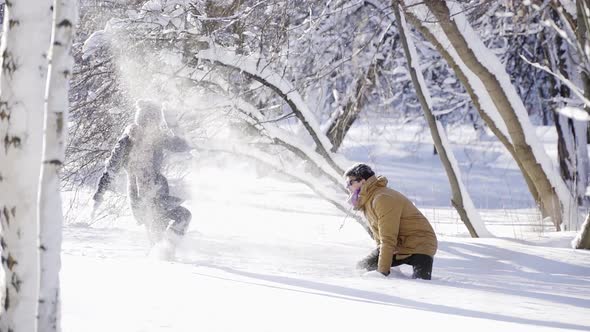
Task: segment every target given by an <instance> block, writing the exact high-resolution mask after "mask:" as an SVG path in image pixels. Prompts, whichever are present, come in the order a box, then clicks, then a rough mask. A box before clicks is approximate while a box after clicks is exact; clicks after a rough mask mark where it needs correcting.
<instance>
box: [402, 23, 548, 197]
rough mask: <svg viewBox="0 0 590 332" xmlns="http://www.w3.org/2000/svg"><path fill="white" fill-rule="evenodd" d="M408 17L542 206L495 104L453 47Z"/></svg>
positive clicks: (423, 25)
mask: <svg viewBox="0 0 590 332" xmlns="http://www.w3.org/2000/svg"><path fill="white" fill-rule="evenodd" d="M406 17H407V18H408V20H409V22H410V23H411V24H412V25H413V26H414V27H415V28H416V29H418V31H420V33H421V34H422V36H424V38H426V40H428V41H429V42H430V43H431V44H432V45H433V46H434V47H435V48H436V50H437V51H438V52H439V53H440V54H441V56H442V57H443V58H444V59H445V61H446V62H447V64H448V65H449V66H450V67H451V68H452V69H453V71H454V72H455V75H457V78H458V79H459V81H460V82H461V84H462V85H463V87H464V88H465V90H466V91H467V93H468V94H469V96H470V98H471V100H472V101H473V105H474V106H475V109H477V111H478V113H479V115H480V116H481V118H482V119H483V120H484V122H485V123H486V125H487V126H488V128H490V130H491V131H492V133H493V134H494V135H495V136H496V137H497V138H498V140H499V141H500V142H501V143H502V144H503V145H504V147H505V148H506V150H508V152H509V153H510V155H511V156H512V158H513V159H514V160H515V161H516V163H517V165H518V167H519V168H520V170H521V173H522V175H523V177H524V179H525V182H526V184H527V187H528V189H529V192H530V193H531V195H532V197H533V199H534V201H535V202H537V203H538V204H539V205H540V204H541V202H540V199H539V194H538V192H537V188H536V187H535V185H534V183H533V182H532V180H531V178H530V176H529V175H528V173H527V172H526V170H525V168H524V166H523V165H522V162H521V161H520V158H519V157H518V156H517V155H516V152H515V150H514V146H513V145H512V142H510V138H509V137H508V136H507V135H508V132H507V130H502V129H500V125H499V124H497V123H496V122H495V121H494V119H493V118H492V116H491V115H489V114H488V112H489V111H491V110H489V109H486V107H493V104H491V103H487V102H486V100H485V99H486V97H487V96H486V95H484V94H482V93H483V92H482V91H481V89H477V88H476V87H475V86H474V82H473V81H471V80H470V79H469V78H468V76H469V74H468V73H466V72H465V71H466V70H468V69H467V68H465V65H464V64H462V63H461V64H459V63H457V61H456V60H455V57H454V56H453V55H451V53H450V52H453V53H456V52H455V51H454V49H453V47H452V46H451V45H445V46H443V44H442V43H441V41H440V40H439V39H438V38H437V36H435V35H434V34H433V33H432V32H431V31H430V29H429V28H427V27H426V26H425V23H423V22H422V21H421V20H420V19H418V18H417V17H416V16H415V15H414V14H413V13H409V12H406ZM483 104H486V107H484V106H483ZM494 112H495V113H497V111H495V110H494Z"/></svg>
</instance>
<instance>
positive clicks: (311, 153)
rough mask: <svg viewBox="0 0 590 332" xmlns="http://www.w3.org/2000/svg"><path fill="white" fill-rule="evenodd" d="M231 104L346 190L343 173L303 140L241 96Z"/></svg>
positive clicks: (279, 142) (278, 141) (270, 135)
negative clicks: (265, 117)
mask: <svg viewBox="0 0 590 332" xmlns="http://www.w3.org/2000/svg"><path fill="white" fill-rule="evenodd" d="M231 104H232V105H233V106H235V107H236V108H238V109H240V110H243V112H245V113H246V114H247V115H248V117H250V118H251V119H253V120H254V121H255V122H253V123H252V124H253V125H261V126H262V127H264V129H265V134H266V135H268V137H269V138H270V139H272V140H275V141H276V142H277V143H278V144H279V145H283V146H284V147H286V148H288V149H289V150H290V151H291V152H293V153H295V154H296V155H298V156H299V157H300V158H302V159H304V160H306V161H308V162H310V163H312V164H313V165H314V166H315V167H316V168H317V169H318V170H319V171H320V172H321V173H323V174H324V175H325V176H326V177H327V178H328V179H329V180H330V181H331V182H332V183H333V184H335V185H336V186H338V187H339V188H340V190H341V191H343V192H346V188H345V187H344V185H343V184H342V181H341V178H342V174H338V173H337V172H336V171H335V170H334V169H333V168H332V167H330V166H329V165H328V164H327V163H326V161H325V160H324V159H323V158H322V156H320V155H318V153H317V152H316V151H315V150H313V149H310V148H309V147H308V146H307V144H305V142H303V141H301V140H300V139H298V138H297V137H295V136H294V135H293V134H290V133H289V132H287V131H286V130H284V129H282V128H280V127H279V126H277V125H275V124H273V123H272V122H264V123H262V122H263V119H264V116H263V115H262V114H261V113H260V111H259V110H258V109H256V108H255V107H254V106H253V105H252V104H250V103H248V102H246V101H244V100H243V99H241V98H234V100H233V101H231Z"/></svg>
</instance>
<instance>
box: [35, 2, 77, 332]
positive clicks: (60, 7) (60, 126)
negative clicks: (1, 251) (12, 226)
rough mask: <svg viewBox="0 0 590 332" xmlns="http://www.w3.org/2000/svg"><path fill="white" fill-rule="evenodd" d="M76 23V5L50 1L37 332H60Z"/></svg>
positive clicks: (40, 198) (40, 192)
mask: <svg viewBox="0 0 590 332" xmlns="http://www.w3.org/2000/svg"><path fill="white" fill-rule="evenodd" d="M76 18H77V1H76V0H55V1H54V5H53V30H52V35H51V46H50V50H49V57H48V59H49V70H48V77H47V92H46V95H45V98H46V101H45V124H44V136H43V159H42V168H41V178H40V184H39V258H40V272H39V273H40V278H39V281H40V282H39V301H38V307H37V328H38V331H43V332H45V331H47V332H49V331H59V330H60V317H59V313H60V295H59V294H60V291H59V289H60V287H59V270H60V266H61V259H60V253H61V237H62V235H61V228H62V223H63V212H62V203H61V193H60V185H59V172H60V169H61V166H62V165H63V162H64V159H65V141H66V131H67V128H65V126H66V124H67V123H68V108H69V101H68V90H69V80H70V77H71V72H72V65H73V57H72V54H71V47H72V41H73V38H74V28H75V26H76Z"/></svg>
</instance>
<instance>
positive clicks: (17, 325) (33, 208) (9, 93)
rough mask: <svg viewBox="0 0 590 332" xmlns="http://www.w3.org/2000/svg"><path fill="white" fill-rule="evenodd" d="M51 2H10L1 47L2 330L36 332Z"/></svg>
mask: <svg viewBox="0 0 590 332" xmlns="http://www.w3.org/2000/svg"><path fill="white" fill-rule="evenodd" d="M51 6H52V3H51V1H48V0H47V1H45V0H42V1H33V0H19V1H10V2H6V13H5V14H6V15H5V17H4V31H3V35H2V44H1V46H0V54H2V58H1V67H2V71H1V73H0V142H1V143H0V225H1V227H2V229H1V234H0V245H1V246H2V268H3V270H2V276H1V277H0V280H2V281H3V283H2V285H1V292H2V296H1V303H0V310H1V311H0V331H14V332H29V331H35V312H36V307H37V300H38V298H37V290H38V261H37V234H38V233H37V191H38V184H39V173H40V165H41V144H42V139H41V133H42V130H43V103H44V95H45V84H46V81H47V80H46V77H47V59H46V53H47V50H48V47H49V41H50V34H51Z"/></svg>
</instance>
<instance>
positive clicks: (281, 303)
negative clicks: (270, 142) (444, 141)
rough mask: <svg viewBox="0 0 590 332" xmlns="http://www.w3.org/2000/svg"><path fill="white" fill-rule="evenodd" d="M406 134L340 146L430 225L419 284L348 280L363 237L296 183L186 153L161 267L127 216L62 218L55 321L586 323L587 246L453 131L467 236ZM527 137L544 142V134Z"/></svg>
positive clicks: (414, 139)
mask: <svg viewBox="0 0 590 332" xmlns="http://www.w3.org/2000/svg"><path fill="white" fill-rule="evenodd" d="M421 130H422V129H420V128H419V127H418V126H416V127H412V126H407V125H406V126H404V129H403V130H402V129H401V127H399V128H397V127H394V126H383V127H382V128H376V127H374V126H372V127H369V126H359V127H357V128H355V130H354V131H353V132H351V134H350V137H349V139H348V140H347V142H345V144H344V146H343V150H342V151H343V152H344V154H345V155H346V157H347V158H349V159H350V160H355V161H365V162H368V163H370V164H371V165H374V166H375V168H376V170H377V172H378V173H380V174H384V175H386V176H387V177H388V178H389V180H390V185H391V186H392V187H393V188H396V189H398V190H400V191H402V192H404V193H406V194H407V195H408V196H409V197H411V198H412V199H413V200H414V201H415V203H416V204H417V205H418V207H419V208H421V210H422V211H423V212H424V213H425V214H426V215H427V216H428V218H429V219H430V220H431V222H432V224H433V226H434V228H435V230H436V231H437V234H438V235H439V251H438V253H437V256H436V257H435V266H434V271H433V280H432V281H422V280H412V279H410V278H409V275H410V271H411V268H410V267H409V266H403V267H402V268H401V270H399V271H396V272H395V273H392V275H391V276H390V277H388V278H370V277H365V276H363V275H362V273H360V272H359V271H355V270H354V265H355V264H356V261H357V260H359V259H360V258H362V257H363V256H364V255H366V254H367V253H368V252H369V251H370V250H371V249H372V248H373V242H372V240H370V238H369V237H368V236H367V234H366V233H365V232H364V230H363V229H362V228H361V227H360V226H359V225H357V224H356V223H355V222H354V221H353V220H351V219H348V220H345V219H344V217H343V216H342V214H341V213H339V212H338V211H337V210H336V209H335V208H333V207H332V206H331V205H329V204H328V203H326V202H324V201H322V200H320V199H318V198H317V197H315V196H314V195H313V193H312V192H311V191H309V190H308V189H307V188H306V187H305V186H303V185H300V184H295V183H289V182H285V181H282V180H280V179H274V178H272V177H259V176H258V175H257V174H256V173H255V172H254V171H253V170H252V168H251V167H247V164H244V163H232V164H231V165H230V164H228V165H226V167H225V168H221V167H219V165H217V166H216V167H214V166H213V164H210V163H201V164H196V166H195V169H194V172H193V174H192V176H191V178H190V182H191V184H190V187H191V198H190V200H189V201H187V203H186V205H187V206H189V207H190V209H191V211H192V213H193V222H192V224H191V227H190V230H189V233H188V235H187V237H186V238H185V240H184V242H183V243H182V245H181V247H180V248H179V251H178V255H177V256H178V260H177V261H176V262H160V261H155V260H151V259H149V258H147V257H146V253H147V238H146V235H145V232H144V230H143V228H142V227H140V226H137V225H135V222H134V221H133V220H132V219H131V217H130V216H129V215H128V214H129V212H128V211H123V212H122V215H121V216H119V217H117V218H115V217H112V218H105V219H103V220H100V221H98V222H96V223H93V224H91V225H88V224H86V223H85V222H87V220H84V219H85V218H86V216H87V212H88V211H87V210H84V209H82V210H79V211H71V212H70V214H69V215H68V220H69V221H70V222H69V223H68V224H66V226H65V229H64V243H63V255H62V259H63V267H62V273H61V280H62V300H63V304H62V309H63V310H62V325H63V330H64V331H66V332H69V331H71V332H74V331H89V332H90V331H101V332H103V331H111V332H115V331H125V332H135V331H137V332H139V331H207V332H209V331H257V332H258V331H269V332H270V331H272V332H274V331H298V332H301V331H383V330H392V331H393V330H402V329H403V330H409V329H411V330H414V331H423V330H426V328H429V329H436V330H440V331H472V330H474V329H477V330H478V331H495V332H497V331H503V332H505V331H565V330H572V331H589V330H590V318H589V317H590V316H589V313H590V251H579V250H578V251H576V250H573V249H570V248H569V241H570V240H571V239H572V238H573V236H574V232H561V233H555V232H550V230H551V226H550V225H547V224H543V223H542V222H541V220H540V218H539V216H538V215H537V213H536V212H535V210H534V207H533V203H532V202H531V200H530V199H529V198H528V193H527V191H526V188H525V185H524V182H523V181H522V179H520V177H519V174H518V170H516V169H515V166H514V165H513V163H511V162H510V161H509V159H508V158H507V157H506V153H504V152H503V151H502V149H500V148H499V146H498V143H497V142H495V141H493V140H489V139H485V137H484V139H476V137H475V134H474V133H473V132H470V131H468V130H464V131H462V132H458V130H457V131H451V132H450V133H449V136H450V138H451V141H452V142H455V143H460V144H458V145H456V146H455V147H454V148H455V153H456V156H457V159H458V160H459V161H460V163H461V167H462V170H463V172H464V175H463V177H464V179H465V181H466V184H467V187H468V189H469V190H470V193H471V194H472V197H473V199H474V202H475V204H476V206H477V207H478V208H480V213H482V216H483V218H484V220H486V222H487V226H488V228H489V229H490V230H491V231H492V232H493V233H494V234H495V235H497V236H499V237H498V238H492V239H471V238H468V237H467V232H466V230H465V227H464V226H463V225H462V224H461V223H460V221H458V217H457V215H456V213H455V212H454V211H453V210H452V208H451V207H450V203H449V188H448V183H447V182H446V177H445V175H444V171H443V169H442V167H441V166H440V163H439V162H438V157H437V156H432V155H431V153H432V145H431V144H428V140H429V137H428V134H427V133H426V134H422V133H419V132H420V131H421ZM538 133H539V134H540V135H541V136H542V137H543V139H544V141H546V142H552V141H554V137H553V136H552V135H554V134H553V133H552V132H551V131H550V130H548V129H545V128H541V129H539V132H538ZM376 143H378V144H376ZM547 150H548V152H549V154H550V156H551V157H554V156H555V151H554V147H552V146H551V145H547ZM245 166H246V167H245Z"/></svg>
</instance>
